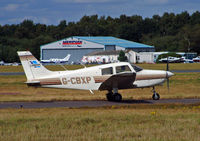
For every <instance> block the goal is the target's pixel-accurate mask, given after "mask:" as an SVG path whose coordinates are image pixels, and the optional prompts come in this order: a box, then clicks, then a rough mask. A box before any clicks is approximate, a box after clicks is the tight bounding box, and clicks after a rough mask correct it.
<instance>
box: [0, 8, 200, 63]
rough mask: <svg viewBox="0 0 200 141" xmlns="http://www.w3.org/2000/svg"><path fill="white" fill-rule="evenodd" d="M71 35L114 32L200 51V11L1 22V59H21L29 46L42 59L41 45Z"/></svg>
mask: <svg viewBox="0 0 200 141" xmlns="http://www.w3.org/2000/svg"><path fill="white" fill-rule="evenodd" d="M70 36H114V37H118V38H122V39H126V40H130V41H135V42H140V43H144V44H148V45H152V46H155V49H156V51H171V52H175V51H181V52H197V53H198V54H200V12H199V11H196V12H194V13H193V14H191V15H190V14H189V13H188V12H187V11H185V12H182V13H179V14H174V13H167V12H166V13H164V14H163V15H162V16H159V15H154V16H153V17H152V18H143V17H141V16H138V15H133V16H126V15H121V16H120V17H117V18H112V17H110V16H108V17H105V16H101V17H99V16H98V15H92V16H83V17H82V18H81V19H80V20H79V21H77V22H67V21H66V20H62V21H60V23H59V24H58V25H45V24H40V23H34V22H33V21H32V20H28V19H27V20H24V21H23V22H21V23H20V24H12V25H0V61H1V60H3V61H5V62H14V61H19V58H18V56H17V54H16V52H17V51H19V50H30V51H31V52H32V53H33V54H34V55H35V56H36V57H37V58H38V59H39V57H40V45H43V44H46V43H49V42H53V41H56V40H60V39H63V38H67V37H70Z"/></svg>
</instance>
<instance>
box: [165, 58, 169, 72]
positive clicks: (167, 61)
mask: <svg viewBox="0 0 200 141" xmlns="http://www.w3.org/2000/svg"><path fill="white" fill-rule="evenodd" d="M168 58H169V57H168V56H167V69H166V70H167V71H169V60H168Z"/></svg>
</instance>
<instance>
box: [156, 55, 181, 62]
mask: <svg viewBox="0 0 200 141" xmlns="http://www.w3.org/2000/svg"><path fill="white" fill-rule="evenodd" d="M167 61H168V62H169V63H180V62H183V61H182V60H181V58H178V57H171V56H169V57H168V58H162V59H160V60H159V62H163V63H167Z"/></svg>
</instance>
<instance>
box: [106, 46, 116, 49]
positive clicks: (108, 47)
mask: <svg viewBox="0 0 200 141" xmlns="http://www.w3.org/2000/svg"><path fill="white" fill-rule="evenodd" d="M105 50H116V48H115V45H105Z"/></svg>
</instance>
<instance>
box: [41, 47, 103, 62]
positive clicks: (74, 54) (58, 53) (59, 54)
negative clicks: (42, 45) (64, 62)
mask: <svg viewBox="0 0 200 141" xmlns="http://www.w3.org/2000/svg"><path fill="white" fill-rule="evenodd" d="M94 51H103V49H100V48H93V49H91V48H87V49H42V60H48V59H50V58H59V59H63V58H64V57H66V56H67V54H71V57H70V59H69V62H79V61H80V60H81V59H82V57H83V56H84V55H86V54H88V53H91V52H94Z"/></svg>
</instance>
